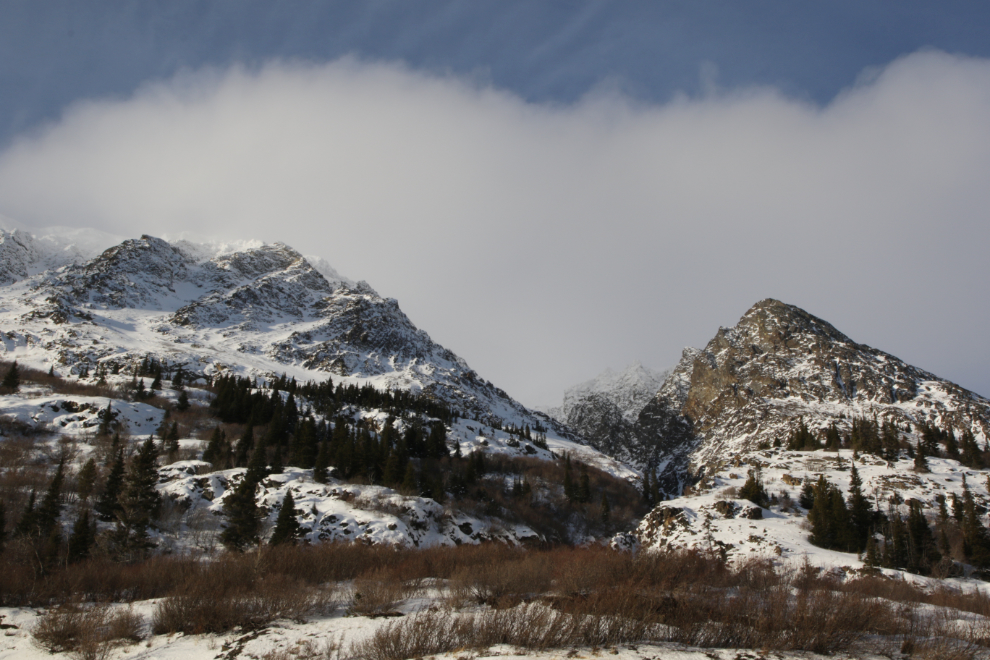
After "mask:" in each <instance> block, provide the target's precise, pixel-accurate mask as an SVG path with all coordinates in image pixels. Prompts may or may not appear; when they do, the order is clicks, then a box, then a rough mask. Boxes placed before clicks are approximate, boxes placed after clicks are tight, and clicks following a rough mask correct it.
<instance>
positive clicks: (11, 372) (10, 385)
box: [0, 360, 21, 392]
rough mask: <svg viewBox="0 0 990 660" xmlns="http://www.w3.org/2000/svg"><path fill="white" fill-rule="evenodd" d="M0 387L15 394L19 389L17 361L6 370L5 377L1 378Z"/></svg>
mask: <svg viewBox="0 0 990 660" xmlns="http://www.w3.org/2000/svg"><path fill="white" fill-rule="evenodd" d="M0 387H2V388H3V389H5V390H7V391H9V392H16V391H17V390H18V389H20V387H21V370H20V368H19V367H18V366H17V360H14V363H13V364H12V365H10V369H8V370H7V375H5V376H4V377H3V383H2V384H0Z"/></svg>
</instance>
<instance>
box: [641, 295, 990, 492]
mask: <svg viewBox="0 0 990 660" xmlns="http://www.w3.org/2000/svg"><path fill="white" fill-rule="evenodd" d="M857 417H858V418H871V419H872V418H874V417H875V418H877V419H878V420H879V421H881V422H882V421H889V422H893V423H895V424H897V425H898V426H900V427H912V428H914V427H917V426H918V425H921V424H929V425H933V426H935V427H938V428H940V429H943V430H949V429H953V430H955V431H956V432H962V431H970V432H972V433H973V434H974V436H975V438H976V440H977V442H979V443H980V445H981V446H982V445H985V444H986V442H987V440H988V438H990V401H988V400H987V399H985V398H983V397H981V396H979V395H977V394H975V393H973V392H970V391H968V390H966V389H964V388H962V387H960V386H958V385H955V384H953V383H950V382H948V381H946V380H943V379H941V378H939V377H937V376H935V375H934V374H931V373H929V372H927V371H924V370H922V369H918V368H917V367H913V366H911V365H908V364H906V363H905V362H903V361H902V360H899V359H898V358H896V357H894V356H892V355H890V354H888V353H884V352H883V351H880V350H877V349H875V348H871V347H869V346H865V345H863V344H858V343H856V342H855V341H853V340H852V339H850V338H849V337H847V336H846V335H844V334H842V333H841V332H839V331H838V330H837V329H836V328H834V327H833V326H832V325H831V324H829V323H827V322H826V321H823V320H822V319H820V318H817V317H815V316H813V315H811V314H809V313H808V312H806V311H804V310H802V309H800V308H798V307H795V306H793V305H788V304H785V303H782V302H780V301H779V300H773V299H767V300H762V301H760V302H758V303H756V304H755V305H754V306H753V307H752V308H751V309H750V310H749V311H747V312H746V313H745V314H744V315H743V317H742V318H741V319H740V320H739V323H737V324H736V325H735V326H734V327H732V328H720V329H719V331H718V332H717V333H716V335H715V337H714V338H713V339H712V340H711V341H710V342H708V345H707V346H706V347H705V348H704V349H703V350H701V351H698V350H695V349H688V350H686V351H685V352H684V355H683V357H682V359H681V361H680V363H679V364H678V365H677V367H676V368H675V369H674V371H673V372H672V373H671V375H670V376H669V377H668V379H667V381H666V382H665V383H664V385H663V387H661V389H660V391H659V392H658V393H657V395H656V397H655V398H654V399H653V400H652V401H651V402H650V403H649V404H647V406H646V407H645V408H644V409H643V411H642V412H641V413H640V416H639V419H638V420H637V435H638V436H639V439H640V442H641V444H644V445H646V446H653V447H655V453H654V455H653V456H651V457H650V460H651V462H653V464H654V465H655V467H656V468H657V470H658V472H660V477H661V483H662V485H663V487H664V489H665V490H666V491H667V492H668V494H677V493H679V492H680V490H681V489H682V488H683V486H684V485H685V484H686V483H688V482H690V481H692V480H694V479H698V478H701V477H703V476H704V475H705V474H706V472H708V471H710V470H712V469H713V468H715V467H717V466H719V465H721V464H722V463H724V462H725V461H727V460H730V459H731V457H732V456H734V455H738V454H739V453H740V452H743V451H747V450H752V449H755V448H757V447H759V446H761V445H765V446H769V445H772V444H774V443H775V442H786V440H787V436H788V435H789V434H790V433H791V432H792V431H793V430H794V429H796V428H797V427H798V425H799V424H800V423H804V424H805V425H806V426H807V427H808V428H809V429H810V430H811V431H812V433H815V434H816V435H817V434H819V433H821V432H824V431H825V429H827V428H828V427H829V426H830V425H832V424H835V425H836V426H837V428H839V430H840V431H845V430H848V429H849V427H850V426H851V421H852V419H854V418H857Z"/></svg>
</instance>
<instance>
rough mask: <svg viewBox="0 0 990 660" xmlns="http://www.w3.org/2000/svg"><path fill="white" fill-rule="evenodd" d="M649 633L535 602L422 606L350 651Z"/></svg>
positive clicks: (548, 643) (593, 640)
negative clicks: (460, 610) (469, 610)
mask: <svg viewBox="0 0 990 660" xmlns="http://www.w3.org/2000/svg"><path fill="white" fill-rule="evenodd" d="M650 637H651V635H650V630H649V629H648V627H647V626H644V625H643V624H642V623H641V622H636V621H631V620H629V619H624V618H622V617H615V616H612V617H604V616H591V615H583V616H582V615H571V614H565V613H563V612H559V611H557V610H554V609H551V608H549V607H546V606H544V605H541V604H536V603H531V604H528V605H520V606H518V607H515V608H511V609H486V610H484V611H482V612H478V613H474V614H460V615H452V614H451V613H450V612H449V611H444V610H432V611H425V612H420V613H418V614H416V615H413V616H411V617H407V618H406V619H403V620H402V621H397V622H394V623H389V624H386V625H385V626H382V627H381V628H379V629H378V630H377V631H376V632H375V634H374V635H372V636H371V637H370V638H369V639H367V640H365V641H363V642H361V643H359V644H355V645H354V646H353V647H352V648H351V652H352V654H354V655H356V656H358V657H361V658H366V659H367V660H403V659H405V658H418V657H425V656H428V655H437V654H440V653H447V652H450V651H455V650H458V649H483V648H488V647H490V646H494V645H496V644H508V645H512V646H516V647H519V648H525V649H536V650H539V649H549V648H561V647H566V646H592V647H598V646H605V645H613V644H621V643H629V642H633V641H644V640H648V639H649V638H650Z"/></svg>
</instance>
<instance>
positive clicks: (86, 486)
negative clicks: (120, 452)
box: [76, 458, 97, 502]
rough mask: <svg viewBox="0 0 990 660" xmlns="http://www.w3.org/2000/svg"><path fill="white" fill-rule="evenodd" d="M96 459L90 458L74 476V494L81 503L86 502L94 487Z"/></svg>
mask: <svg viewBox="0 0 990 660" xmlns="http://www.w3.org/2000/svg"><path fill="white" fill-rule="evenodd" d="M96 477H97V472H96V459H94V458H90V459H89V460H88V461H86V462H85V463H84V464H83V466H82V467H81V468H80V469H79V474H77V475H76V493H77V494H78V495H79V499H80V500H82V501H83V502H88V501H89V498H90V496H91V495H92V494H93V489H94V488H95V487H96Z"/></svg>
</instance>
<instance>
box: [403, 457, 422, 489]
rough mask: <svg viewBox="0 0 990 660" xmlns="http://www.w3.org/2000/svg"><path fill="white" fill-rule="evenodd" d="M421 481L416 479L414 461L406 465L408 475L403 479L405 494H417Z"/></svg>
mask: <svg viewBox="0 0 990 660" xmlns="http://www.w3.org/2000/svg"><path fill="white" fill-rule="evenodd" d="M418 481H419V479H417V478H416V468H415V467H413V464H412V461H409V463H407V464H406V474H405V475H404V476H403V477H402V491H403V492H405V493H413V492H416V484H417V482H418Z"/></svg>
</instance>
